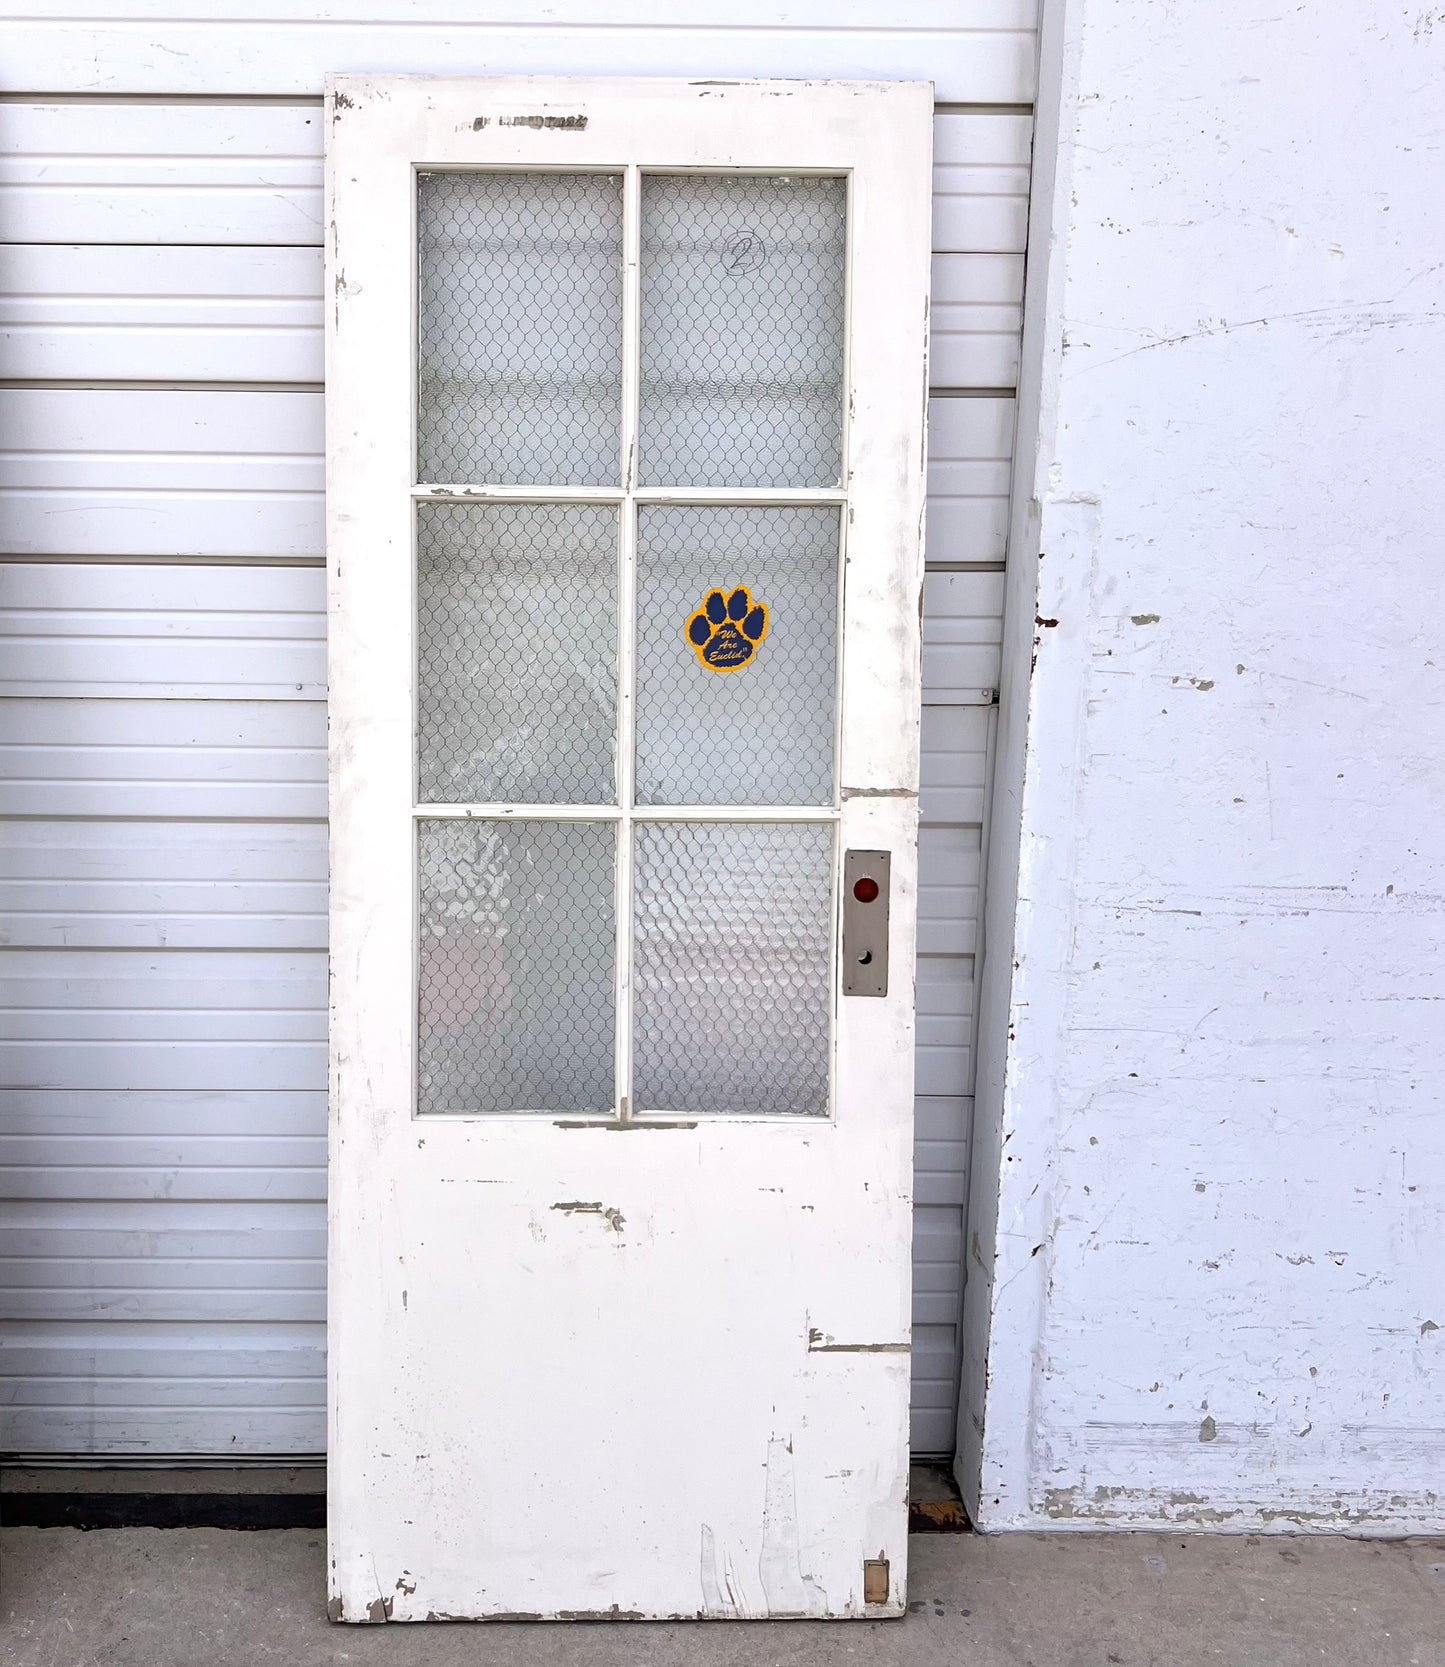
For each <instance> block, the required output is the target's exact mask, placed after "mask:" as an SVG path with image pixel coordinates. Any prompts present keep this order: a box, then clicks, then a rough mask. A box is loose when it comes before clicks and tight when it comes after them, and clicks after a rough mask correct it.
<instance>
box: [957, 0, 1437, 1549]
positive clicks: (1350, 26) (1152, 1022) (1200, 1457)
mask: <svg viewBox="0 0 1445 1667" xmlns="http://www.w3.org/2000/svg"><path fill="white" fill-rule="evenodd" d="M1045 10H1046V19H1047V24H1048V28H1047V31H1046V34H1047V39H1046V46H1045V52H1044V68H1045V80H1046V81H1047V82H1048V83H1049V84H1050V86H1051V89H1052V90H1051V92H1050V94H1049V99H1048V107H1047V109H1046V110H1044V111H1041V120H1040V141H1041V142H1040V152H1041V157H1042V159H1043V160H1044V162H1045V164H1046V165H1050V166H1051V163H1050V162H1049V158H1050V153H1051V150H1052V146H1051V143H1050V134H1049V132H1048V123H1049V120H1050V119H1051V118H1052V117H1053V116H1054V114H1055V112H1056V110H1057V111H1061V115H1059V116H1058V121H1059V126H1060V130H1061V132H1060V138H1061V144H1060V148H1059V159H1058V172H1057V178H1056V179H1054V180H1052V181H1051V180H1049V179H1048V178H1046V177H1041V178H1040V181H1039V200H1038V202H1037V206H1036V224H1035V230H1034V235H1033V244H1032V246H1033V258H1034V260H1035V263H1036V264H1035V272H1034V278H1033V281H1032V282H1031V288H1030V305H1031V308H1032V309H1033V314H1034V316H1033V319H1032V321H1031V323H1029V324H1028V325H1027V326H1026V338H1028V337H1031V338H1032V342H1031V345H1029V344H1028V341H1027V339H1026V352H1025V359H1026V363H1025V381H1026V383H1032V382H1034V379H1037V383H1036V387H1035V388H1031V389H1030V390H1029V392H1028V395H1027V404H1026V405H1025V407H1024V409H1023V410H1022V412H1021V437H1022V439H1023V449H1022V455H1021V458H1020V476H1021V485H1020V489H1019V494H1018V496H1019V498H1020V500H1021V501H1020V504H1019V508H1018V511H1017V513H1016V517H1015V521H1014V530H1015V539H1016V542H1015V554H1016V557H1018V558H1023V559H1019V561H1018V570H1017V573H1016V574H1015V576H1014V581H1013V590H1012V593H1011V596H1010V606H1011V609H1012V626H1011V643H1010V650H1009V652H1010V655H1011V660H1012V664H1011V666H1010V667H1009V668H1008V669H1007V671H1006V678H1005V703H1004V704H1005V710H1004V719H1003V726H1004V727H1003V733H1002V738H1001V751H1002V754H1003V757H1004V760H1005V764H1004V772H1003V781H1002V784H1001V788H1000V792H999V798H998V801H997V803H998V804H999V807H1000V816H999V821H998V824H997V826H996V829H995V834H996V837H995V841H994V853H995V866H994V869H993V872H992V874H991V876H990V884H991V891H990V915H989V933H990V937H989V941H990V944H991V945H993V946H995V950H994V954H993V958H992V964H991V967H990V972H989V974H988V975H987V976H988V980H989V984H990V991H989V998H988V999H989V1007H988V1011H987V1012H986V1014H985V1023H984V1026H983V1035H982V1038H981V1062H980V1072H981V1075H980V1080H979V1085H978V1093H979V1106H980V1108H981V1117H980V1123H981V1127H980V1128H979V1130H978V1139H977V1145H976V1148H975V1151H976V1158H975V1190H974V1200H973V1204H974V1213H973V1218H972V1221H973V1225H972V1228H971V1238H972V1240H973V1243H974V1245H975V1246H976V1251H975V1254H974V1255H972V1256H971V1257H970V1274H971V1276H972V1277H971V1283H970V1298H969V1307H968V1312H967V1333H968V1347H969V1349H970V1351H971V1354H972V1360H971V1363H970V1367H969V1369H968V1372H967V1381H966V1384H965V1394H964V1408H963V1422H962V1439H963V1442H964V1452H963V1455H962V1457H961V1460H960V1476H961V1479H962V1480H963V1482H964V1485H965V1487H966V1489H967V1491H968V1493H969V1495H970V1496H971V1499H972V1502H973V1505H974V1508H975V1512H976V1515H977V1517H978V1520H979V1521H980V1522H981V1523H982V1524H983V1525H984V1526H985V1527H989V1528H1011V1527H1040V1526H1045V1525H1048V1526H1073V1527H1080V1526H1085V1527H1092V1526H1097V1525H1102V1524H1110V1525H1123V1526H1144V1525H1154V1524H1158V1523H1160V1522H1168V1523H1173V1524H1177V1525H1180V1526H1190V1527H1201V1526H1209V1527H1221V1528H1226V1529H1234V1530H1247V1529H1249V1530H1253V1529H1270V1528H1274V1529H1286V1528H1293V1527H1305V1528H1311V1529H1324V1530H1347V1531H1349V1532H1354V1533H1403V1532H1420V1531H1430V1532H1439V1531H1441V1529H1442V1528H1445V1488H1442V1485H1441V1482H1440V1475H1441V1461H1442V1456H1445V1412H1442V1405H1445V1402H1442V1394H1441V1390H1442V1384H1445V1359H1442V1355H1441V1349H1442V1341H1441V1339H1442V1337H1445V1332H1442V1331H1441V1330H1439V1329H1438V1328H1439V1327H1440V1326H1441V1325H1442V1324H1445V1316H1442V1314H1441V1303H1442V1300H1445V1298H1442V1289H1441V1282H1440V1277H1439V1240H1440V1221H1441V1216H1440V1212H1441V1201H1442V1187H1445V1117H1442V1104H1441V1099H1442V1096H1441V1088H1442V1080H1441V1066H1440V1060H1441V1046H1440V1039H1441V1033H1442V1032H1441V1015H1442V1013H1445V1006H1442V1003H1445V991H1442V985H1441V978H1440V969H1441V959H1440V945H1441V935H1440V927H1441V918H1442V916H1441V910H1442V896H1445V874H1442V866H1445V862H1442V859H1445V852H1442V844H1441V831H1440V830H1441V829H1442V827H1445V771H1442V769H1441V763H1440V750H1441V736H1442V734H1445V724H1442V719H1441V710H1440V707H1441V674H1440V666H1441V659H1442V656H1441V648H1440V631H1441V628H1440V621H1439V608H1438V606H1437V605H1436V599H1437V598H1438V596H1439V551H1440V518H1441V505H1442V503H1445V478H1442V468H1441V457H1442V452H1441V447H1440V435H1439V423H1440V413H1439V367H1440V365H1441V364H1442V362H1445V339H1442V338H1445V264H1442V261H1441V249H1442V247H1445V224H1442V209H1445V194H1442V192H1441V190H1440V177H1439V157H1440V154H1441V145H1442V141H1445V105H1442V102H1441V99H1440V96H1439V89H1440V86H1441V78H1442V75H1445V30H1442V29H1440V28H1438V27H1436V28H1433V29H1432V27H1431V26H1430V23H1429V15H1430V14H1428V13H1426V12H1423V11H1418V10H1417V9H1416V8H1414V7H1403V6H1389V7H1386V6H1365V7H1351V6H1313V7H1306V8H1291V9H1286V10H1284V11H1282V12H1281V13H1280V14H1279V15H1270V16H1262V17H1258V18H1251V19H1250V20H1249V21H1248V25H1247V26H1246V24H1245V22H1244V20H1243V19H1242V18H1241V17H1240V16H1239V14H1238V12H1237V10H1235V9H1234V8H1230V7H1227V6H1226V7H1220V6H1210V5H1203V4H1186V5H1175V6H1169V7H1160V6H1158V5H1155V4H1150V3H1147V0H1068V3H1067V4H1066V5H1064V6H1060V7H1057V8H1053V9H1052V12H1051V11H1050V8H1048V7H1046V8H1045ZM1037 388H1041V389H1042V396H1041V397H1040V396H1039V394H1038V393H1037V391H1036V389H1037ZM1035 445H1036V446H1037V457H1036V460H1035V464H1034V466H1033V467H1032V470H1031V469H1030V462H1029V458H1028V450H1029V448H1030V447H1033V446H1035ZM1031 475H1032V478H1030V476H1031ZM1030 498H1032V499H1034V500H1035V501H1034V502H1030ZM1030 552H1032V553H1040V552H1041V555H1040V559H1039V560H1038V561H1037V563H1034V562H1032V561H1030V560H1028V559H1026V558H1027V557H1028V555H1029V554H1030ZM1035 653H1036V656H1037V663H1036V668H1035V670H1034V672H1033V675H1032V678H1031V679H1030V676H1029V666H1030V659H1031V657H1032V656H1033V655H1034V654H1035ZM995 1229H996V1231H995ZM990 1275H991V1276H992V1277H991V1279H990V1277H989V1276H990ZM985 1347H986V1348H987V1351H988V1362H987V1371H986V1372H985V1370H984V1369H983V1366H982V1355H983V1351H984V1349H985Z"/></svg>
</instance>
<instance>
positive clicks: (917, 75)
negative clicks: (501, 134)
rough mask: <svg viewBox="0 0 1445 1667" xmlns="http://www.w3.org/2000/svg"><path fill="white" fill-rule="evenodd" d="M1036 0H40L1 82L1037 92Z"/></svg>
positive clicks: (987, 100) (3, 23)
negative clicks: (512, 79) (331, 79)
mask: <svg viewBox="0 0 1445 1667" xmlns="http://www.w3.org/2000/svg"><path fill="white" fill-rule="evenodd" d="M1035 9H1036V8H1035V5H1034V0H894V3H893V4H890V5H889V6H887V7H886V8H885V7H880V6H879V5H877V4H876V3H875V0H833V3H831V4H823V3H822V0H807V3H805V4H781V3H777V0H772V3H760V0H750V3H746V4H739V5H733V6H730V7H729V8H728V12H727V15H726V18H725V19H723V18H721V17H717V16H714V15H702V9H701V8H699V7H695V6H682V5H679V4H678V3H677V0H610V4H609V5H608V7H607V11H606V14H605V16H601V15H599V10H600V8H598V7H597V6H595V5H591V4H588V3H587V0H567V3H565V4H560V5H549V6H548V7H547V8H546V12H545V15H542V16H539V15H538V11H539V9H538V8H536V7H533V6H523V5H519V4H516V3H513V4H510V5H501V4H498V3H497V0H417V3H415V4H408V5H406V6H403V5H402V4H401V0H343V3H341V4H336V5H325V6H323V5H320V4H317V3H314V0H313V3H311V4H306V3H298V0H225V9H224V12H223V13H221V15H219V16H218V15H217V14H216V12H215V10H214V9H213V8H212V7H210V6H208V5H207V4H206V0H89V3H88V4H87V5H86V6H85V8H84V11H83V13H80V15H76V13H77V7H76V4H75V0H28V3H27V5H26V7H25V15H24V16H23V17H18V18H11V19H8V20H0V91H3V92H17V93H27V92H31V91H36V90H38V91H42V92H51V93H61V92H65V93H97V92H98V93H149V94H157V93H186V94H197V93H203V94H216V95H223V96H228V97H237V96H240V97H247V96H250V95H253V94H256V93H266V94H273V95H276V94H293V93H299V94H307V93H315V92H319V90H320V88H321V83H322V79H323V77H324V76H325V75H327V74H328V73H331V72H339V71H343V70H364V71H370V72H373V73H377V74H380V73H388V72H389V73H393V74H404V73H419V74H432V75H435V74H438V73H445V74H451V75H466V74H473V75H536V74H539V73H545V74H549V75H568V74H572V75H643V76H660V75H678V76H688V75H706V76H709V77H725V76H737V77H740V78H754V77H759V76H788V77H797V76H809V77H814V78H818V77H826V78H831V79H854V80H889V81H899V80H916V81H930V80H931V81H932V82H933V83H934V86H935V89H936V93H937V97H938V98H939V99H940V100H942V101H946V102H967V103H984V104H1000V103H1001V104H1020V103H1027V102H1029V101H1030V100H1031V99H1032V97H1033V89H1034V63H1035V49H1034V25H1035Z"/></svg>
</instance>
